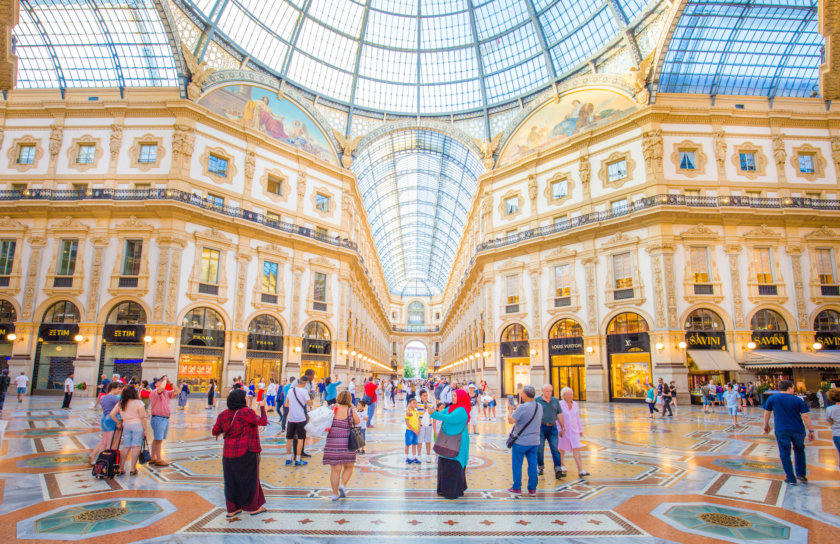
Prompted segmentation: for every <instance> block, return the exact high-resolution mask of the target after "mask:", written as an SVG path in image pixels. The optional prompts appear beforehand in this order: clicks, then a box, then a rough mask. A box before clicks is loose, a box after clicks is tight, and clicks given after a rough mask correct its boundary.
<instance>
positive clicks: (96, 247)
mask: <svg viewBox="0 0 840 544" xmlns="http://www.w3.org/2000/svg"><path fill="white" fill-rule="evenodd" d="M91 242H92V243H93V262H92V263H91V267H90V293H89V295H88V307H87V313H86V315H85V318H86V320H87V321H90V322H91V323H93V322H95V321H96V310H97V308H99V284H100V282H101V280H102V253H103V252H104V251H105V248H107V247H108V242H109V237H108V234H107V232H101V233H96V234H94V237H93V238H92V239H91Z"/></svg>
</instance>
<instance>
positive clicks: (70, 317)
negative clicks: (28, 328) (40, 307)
mask: <svg viewBox="0 0 840 544" xmlns="http://www.w3.org/2000/svg"><path fill="white" fill-rule="evenodd" d="M80 320H81V314H80V313H79V309H78V308H76V305H75V304H73V303H72V302H69V301H67V300H60V301H58V302H56V303H55V304H53V305H52V306H50V307H49V308H47V311H46V312H44V319H43V320H42V322H43V323H78V322H79V321H80Z"/></svg>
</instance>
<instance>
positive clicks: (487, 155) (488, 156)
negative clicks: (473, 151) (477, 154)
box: [473, 132, 504, 170]
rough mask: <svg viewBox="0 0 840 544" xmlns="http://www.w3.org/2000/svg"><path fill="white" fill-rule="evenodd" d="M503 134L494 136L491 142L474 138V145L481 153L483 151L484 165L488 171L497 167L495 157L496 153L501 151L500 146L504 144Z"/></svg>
mask: <svg viewBox="0 0 840 544" xmlns="http://www.w3.org/2000/svg"><path fill="white" fill-rule="evenodd" d="M502 134H504V133H503V132H500V133H498V134H496V135H495V136H493V138H492V139H490V140H479V139H478V138H473V143H474V144H475V145H476V147H478V149H479V151H481V158H482V163H483V164H484V168H486V169H487V170H492V169H493V166H494V165H495V161H494V160H493V155H494V154H495V153H496V150H497V149H499V144H500V143H501V142H502Z"/></svg>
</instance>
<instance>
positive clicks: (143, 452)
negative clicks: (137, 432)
mask: <svg viewBox="0 0 840 544" xmlns="http://www.w3.org/2000/svg"><path fill="white" fill-rule="evenodd" d="M151 460H152V454H151V453H150V452H149V445H148V444H147V443H146V436H145V435H144V436H143V447H142V448H140V455H139V456H138V458H137V462H138V463H140V464H141V465H145V464H146V463H148V462H149V461H151Z"/></svg>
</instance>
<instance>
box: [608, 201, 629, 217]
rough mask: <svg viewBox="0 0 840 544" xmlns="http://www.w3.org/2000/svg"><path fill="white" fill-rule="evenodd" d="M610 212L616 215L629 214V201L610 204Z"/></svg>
mask: <svg viewBox="0 0 840 544" xmlns="http://www.w3.org/2000/svg"><path fill="white" fill-rule="evenodd" d="M610 210H611V211H612V213H614V214H619V213H627V199H626V198H622V199H621V200H614V201H612V202H610Z"/></svg>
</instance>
